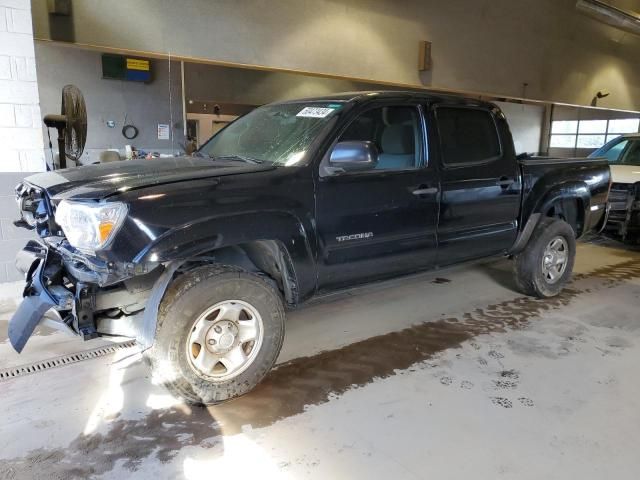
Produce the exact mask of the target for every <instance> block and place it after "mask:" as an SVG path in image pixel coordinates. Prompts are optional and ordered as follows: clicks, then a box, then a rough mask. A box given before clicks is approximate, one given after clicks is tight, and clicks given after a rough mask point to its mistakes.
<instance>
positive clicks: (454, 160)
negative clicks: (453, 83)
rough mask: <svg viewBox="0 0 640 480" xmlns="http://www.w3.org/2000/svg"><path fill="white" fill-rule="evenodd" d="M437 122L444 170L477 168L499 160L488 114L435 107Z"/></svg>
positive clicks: (480, 110) (497, 139)
mask: <svg viewBox="0 0 640 480" xmlns="http://www.w3.org/2000/svg"><path fill="white" fill-rule="evenodd" d="M436 118H437V125H438V135H439V137H440V138H439V139H440V148H441V151H442V162H443V164H444V166H445V167H461V166H465V165H477V164H481V163H488V162H492V161H494V160H497V159H498V158H500V157H502V147H501V144H500V137H499V136H498V129H497V126H496V122H495V120H494V118H493V115H492V113H491V112H490V111H488V110H486V109H483V108H475V107H458V106H437V107H436Z"/></svg>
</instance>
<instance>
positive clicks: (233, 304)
mask: <svg viewBox="0 0 640 480" xmlns="http://www.w3.org/2000/svg"><path fill="white" fill-rule="evenodd" d="M609 184H610V178H609V167H608V165H607V163H606V161H604V160H601V159H589V160H587V159H570V160H558V159H531V158H529V159H518V158H517V157H516V154H515V152H514V147H513V141H512V138H511V133H510V131H509V127H508V125H507V122H506V120H505V117H504V115H503V113H502V112H501V111H500V110H499V108H498V107H496V106H495V105H493V104H491V103H486V102H482V101H477V100H473V99H464V98H459V97H449V96H436V95H428V94H417V93H408V92H400V93H399V92H367V93H357V94H342V95H335V96H331V97H324V98H315V99H307V100H300V101H289V102H283V103H276V104H271V105H266V106H263V107H260V108H257V109H256V110H254V111H252V112H251V113H249V114H247V115H246V116H244V117H242V118H240V119H238V120H236V121H235V122H233V123H231V124H230V125H229V126H227V127H226V128H224V129H223V130H222V131H220V132H219V133H217V134H216V135H215V136H214V137H212V138H211V139H210V140H209V141H208V143H206V144H205V145H204V146H203V147H202V148H200V150H199V151H198V152H196V154H195V155H194V156H192V157H185V158H165V159H158V160H139V161H130V162H123V163H110V164H105V165H99V166H84V167H79V168H73V169H67V170H59V171H55V172H50V173H40V174H36V175H33V176H31V177H29V178H27V179H26V180H25V181H24V182H23V183H21V184H20V185H19V186H18V187H17V198H18V202H19V205H20V209H21V212H22V213H21V215H22V218H21V219H20V220H19V221H17V222H16V223H17V224H19V225H21V226H24V227H26V228H32V229H35V230H36V231H37V233H38V235H39V237H40V238H41V239H42V240H41V241H30V242H29V243H28V244H27V246H26V247H25V249H24V250H23V251H22V252H21V253H20V254H19V255H18V259H17V261H16V263H17V266H18V268H19V269H20V270H21V271H23V272H24V273H25V275H26V288H25V291H24V300H23V302H22V304H21V305H20V307H19V308H18V310H17V312H16V313H15V315H14V316H13V318H12V319H11V321H10V325H9V335H10V340H11V342H12V345H13V346H14V348H15V349H16V350H17V351H18V352H19V351H21V350H22V349H23V347H24V346H25V343H26V342H27V339H28V338H29V336H30V335H31V334H32V332H33V330H34V328H35V327H36V326H37V325H38V324H39V323H40V322H43V321H47V322H48V323H49V324H50V325H54V326H56V327H58V328H62V329H66V330H69V331H71V332H73V333H75V334H77V335H79V336H81V337H83V338H84V339H85V340H87V339H92V338H95V337H97V336H101V335H124V336H130V337H135V338H137V340H138V343H139V344H140V345H141V346H142V347H143V348H144V349H145V353H146V355H147V357H148V358H149V360H150V363H151V365H152V368H153V369H154V373H155V374H157V375H160V376H161V378H162V379H163V380H164V382H165V384H166V385H167V386H168V387H169V388H170V389H171V390H172V391H173V392H175V393H176V394H178V395H180V396H182V397H183V398H185V399H186V400H187V401H190V402H196V403H205V404H208V403H215V402H218V401H222V400H226V399H229V398H232V397H235V396H238V395H241V394H243V393H245V392H247V391H249V390H250V389H251V388H253V387H254V386H255V385H256V384H257V383H258V382H260V380H261V379H262V378H263V377H264V376H265V375H266V373H267V372H268V371H269V369H270V368H271V367H272V366H273V365H274V362H275V361H276V358H277V356H278V353H279V351H280V348H281V346H282V342H283V339H284V329H285V307H288V308H292V307H295V306H296V305H299V304H300V303H301V302H303V301H305V300H307V299H309V298H310V297H312V296H314V295H317V294H319V293H322V292H326V291H329V290H335V289H340V288H345V287H349V286H352V285H354V284H357V283H365V282H371V281H374V280H379V279H383V278H388V277H392V276H398V275H404V274H408V273H412V272H417V271H421V270H427V269H433V268H436V267H442V266H445V265H450V264H455V263H460V262H464V261H469V260H474V259H478V258H483V257H489V256H501V255H502V256H510V257H512V258H513V264H514V270H515V279H516V284H517V287H518V288H519V289H520V290H521V291H522V292H523V293H525V294H528V295H536V296H538V297H551V296H554V295H556V294H558V293H559V291H560V290H561V288H562V287H563V285H564V284H565V283H566V282H567V280H568V279H569V277H570V275H571V271H572V267H573V262H574V257H575V251H576V243H575V240H576V238H578V237H580V236H582V235H584V234H586V233H589V232H592V231H595V230H597V229H599V228H601V226H602V224H603V223H604V221H605V210H606V208H605V205H606V202H607V195H608V191H609V186H610V185H609ZM425 308H426V306H425ZM45 313H46V317H45ZM43 318H44V320H43Z"/></svg>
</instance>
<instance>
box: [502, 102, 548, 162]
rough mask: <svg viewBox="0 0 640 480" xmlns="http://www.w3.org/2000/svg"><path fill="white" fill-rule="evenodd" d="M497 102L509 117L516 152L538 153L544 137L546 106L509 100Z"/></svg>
mask: <svg viewBox="0 0 640 480" xmlns="http://www.w3.org/2000/svg"><path fill="white" fill-rule="evenodd" d="M495 103H496V105H498V106H499V107H500V109H502V111H503V112H504V114H505V116H506V117H507V121H508V122H509V127H510V128H511V134H512V135H513V143H514V144H515V147H516V153H518V154H519V153H525V152H526V153H537V152H538V151H539V150H540V140H541V138H542V126H543V122H544V107H543V106H540V105H522V104H518V103H509V102H495Z"/></svg>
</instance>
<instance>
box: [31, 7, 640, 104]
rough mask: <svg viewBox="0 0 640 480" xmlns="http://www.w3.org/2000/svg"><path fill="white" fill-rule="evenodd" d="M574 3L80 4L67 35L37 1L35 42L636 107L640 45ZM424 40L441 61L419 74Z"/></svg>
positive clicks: (639, 99)
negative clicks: (596, 98) (598, 94)
mask: <svg viewBox="0 0 640 480" xmlns="http://www.w3.org/2000/svg"><path fill="white" fill-rule="evenodd" d="M616 1H618V2H619V1H620V0H611V2H612V3H614V4H615V3H616ZM575 3H576V2H575V0H522V1H517V2H515V1H513V0H491V1H475V2H470V1H468V0H448V1H447V2H442V1H439V0H403V1H402V2H393V1H388V0H352V1H349V2H342V1H336V0H280V1H279V2H278V3H277V5H278V8H273V7H272V5H273V4H272V3H271V2H265V1H264V0H247V1H243V2H234V1H216V2H211V1H208V0H182V1H180V2H175V1H172V0H132V1H127V2H103V1H100V0H83V1H81V2H79V1H75V2H73V16H72V18H71V19H70V21H69V22H68V23H69V25H68V27H67V28H66V30H64V29H63V30H62V31H60V30H61V29H60V28H59V25H57V24H56V21H57V20H56V19H55V18H54V17H53V16H49V14H48V11H47V2H44V1H33V3H32V4H33V16H34V28H35V36H36V38H42V39H51V38H54V39H55V38H58V39H60V38H64V39H65V40H70V41H73V42H76V43H80V44H92V45H98V46H109V47H118V48H125V49H133V50H140V51H150V52H163V53H171V54H172V55H178V56H193V57H200V58H206V59H211V60H216V61H228V62H236V63H244V64H249V65H261V66H268V67H278V68H285V69H295V70H305V71H310V72H321V73H326V74H335V75H344V76H350V77H358V78H366V79H373V80H377V81H390V82H400V83H405V84H414V85H426V86H432V87H448V88H452V89H457V90H466V91H477V92H490V93H498V94H501V95H505V96H513V97H526V98H532V99H540V100H545V101H554V102H563V103H570V104H578V105H589V104H590V102H591V99H592V98H593V96H594V95H595V93H596V92H597V91H599V90H602V89H606V90H607V91H609V92H610V95H609V97H607V98H605V99H602V101H601V102H600V104H599V105H600V106H602V107H608V108H620V109H631V110H640V69H639V68H638V65H637V56H638V51H640V37H638V36H634V35H632V34H630V33H625V32H623V31H621V30H617V29H615V28H613V27H609V26H607V25H605V24H603V23H600V22H598V21H596V20H594V19H592V18H590V17H587V16H585V15H583V14H581V13H580V12H578V11H577V10H576V8H575ZM636 10H637V8H636ZM141 12H145V13H144V14H142V13H141ZM58 20H59V19H58ZM421 40H428V41H431V42H432V57H433V67H432V69H431V70H430V71H428V72H424V73H422V74H421V73H420V72H419V71H418V68H417V59H418V43H419V41H421ZM525 84H526V85H525Z"/></svg>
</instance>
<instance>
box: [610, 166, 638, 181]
mask: <svg viewBox="0 0 640 480" xmlns="http://www.w3.org/2000/svg"><path fill="white" fill-rule="evenodd" d="M611 179H612V181H613V183H636V182H640V165H611Z"/></svg>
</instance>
